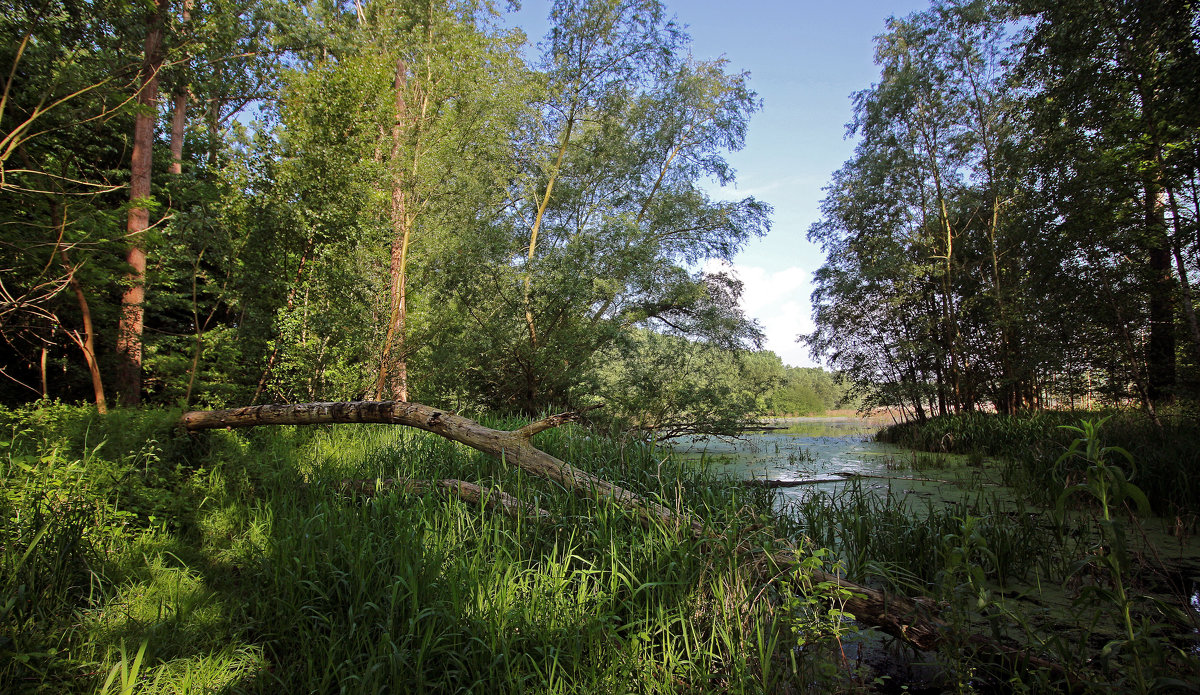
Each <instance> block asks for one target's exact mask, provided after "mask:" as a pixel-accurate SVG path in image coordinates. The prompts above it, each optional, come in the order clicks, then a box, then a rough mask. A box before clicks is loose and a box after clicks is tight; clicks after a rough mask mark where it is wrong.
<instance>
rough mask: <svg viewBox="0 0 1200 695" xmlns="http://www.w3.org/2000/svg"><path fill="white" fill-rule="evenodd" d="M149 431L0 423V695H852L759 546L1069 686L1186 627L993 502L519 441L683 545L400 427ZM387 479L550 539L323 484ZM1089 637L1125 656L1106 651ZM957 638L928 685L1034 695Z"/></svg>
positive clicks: (804, 607)
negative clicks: (614, 492) (799, 559)
mask: <svg viewBox="0 0 1200 695" xmlns="http://www.w3.org/2000/svg"><path fill="white" fill-rule="evenodd" d="M177 416H178V413H173V412H164V411H117V412H114V413H111V414H110V415H109V416H108V417H106V418H100V417H98V416H96V415H95V414H94V413H93V412H92V411H91V410H89V409H87V408H76V407H68V406H60V405H53V404H47V405H43V406H41V407H39V408H29V409H24V410H20V411H6V410H0V427H3V428H4V429H3V431H4V433H5V436H4V437H3V438H2V439H0V692H6V693H7V692H14V693H24V692H30V693H72V692H78V693H91V692H105V693H126V692H129V693H133V692H137V693H143V692H145V693H242V692H245V693H278V692H305V693H309V692H311V693H331V692H345V693H376V692H429V693H434V692H489V693H490V692H519V693H608V692H612V693H625V692H638V693H643V692H644V693H675V692H733V693H758V692H835V691H842V692H847V691H855V692H863V691H867V690H869V689H870V686H871V683H870V682H869V681H871V679H872V676H873V674H872V673H871V672H870V671H868V670H864V669H862V668H860V667H859V666H856V664H855V659H854V658H853V657H851V658H846V657H844V656H843V654H844V652H851V653H852V652H853V648H851V647H849V646H847V645H850V644H852V643H855V641H856V640H858V641H859V643H863V644H869V643H870V639H868V638H867V637H865V636H863V635H860V634H859V631H858V629H857V628H856V627H854V625H853V624H852V623H848V622H847V621H846V620H845V619H844V616H842V615H840V614H838V613H837V601H836V599H837V596H836V594H833V593H832V592H831V593H830V595H831V596H832V598H833V599H835V600H834V602H833V603H832V604H830V603H829V597H828V596H826V594H825V593H824V592H829V591H830V590H829V589H828V588H823V587H814V586H812V585H811V582H808V580H807V579H806V578H805V577H804V576H803V573H799V574H789V575H787V576H779V577H777V579H778V582H776V583H775V584H767V583H764V581H763V580H762V577H763V573H762V570H763V568H762V567H753V566H750V565H749V564H748V563H750V562H752V561H754V560H753V558H755V557H758V558H763V557H766V556H768V555H769V554H770V551H771V550H773V549H774V548H776V547H778V542H777V541H776V540H775V539H777V538H791V539H798V540H800V542H801V545H803V546H804V547H805V548H808V549H809V551H810V553H811V554H810V556H809V557H808V559H807V560H805V563H807V564H808V565H820V566H825V567H826V568H836V569H837V571H839V572H843V573H845V574H846V575H847V576H849V577H850V578H853V579H856V580H861V581H865V582H868V583H872V584H877V585H883V586H889V587H892V588H894V589H897V590H899V591H901V592H903V593H916V594H925V595H929V596H932V597H934V598H935V599H936V600H938V601H941V602H944V609H943V613H944V615H946V616H947V617H948V619H949V620H951V621H952V624H954V625H956V626H959V627H964V628H969V629H970V630H973V631H976V632H981V633H983V634H991V635H994V636H999V637H1001V638H1004V639H1011V640H1013V641H1014V643H1017V644H1026V645H1031V646H1033V648H1034V649H1035V650H1036V651H1038V652H1039V653H1042V654H1044V655H1048V656H1050V657H1052V658H1055V659H1057V660H1059V661H1060V662H1062V663H1064V664H1067V665H1068V666H1069V667H1071V668H1072V669H1074V670H1076V671H1077V672H1078V673H1080V674H1082V681H1081V682H1082V683H1083V684H1084V685H1087V686H1088V689H1089V690H1093V691H1097V692H1104V691H1105V689H1106V688H1108V686H1107V685H1105V684H1106V683H1111V684H1116V685H1121V684H1125V685H1128V684H1129V683H1130V682H1132V681H1131V680H1130V679H1129V678H1128V677H1127V676H1125V675H1122V674H1123V673H1124V672H1123V671H1122V669H1123V668H1125V667H1127V666H1128V665H1129V664H1130V663H1131V662H1130V659H1129V657H1128V654H1130V653H1136V654H1137V658H1138V661H1137V663H1138V664H1139V667H1144V668H1145V673H1146V674H1148V675H1147V676H1146V677H1145V678H1143V679H1141V680H1142V682H1150V679H1151V678H1153V677H1157V676H1166V675H1170V674H1184V675H1187V674H1191V675H1196V674H1197V672H1198V669H1197V667H1196V663H1195V659H1194V657H1189V656H1188V652H1187V649H1186V646H1187V645H1186V644H1183V643H1181V642H1179V641H1178V640H1176V639H1175V637H1173V636H1172V635H1171V634H1168V633H1167V632H1166V630H1167V627H1164V626H1179V625H1184V624H1186V617H1181V616H1179V615H1170V614H1168V612H1167V608H1165V607H1162V606H1160V605H1159V604H1156V603H1155V602H1154V600H1152V597H1151V595H1150V591H1149V589H1148V588H1147V587H1148V584H1149V583H1150V581H1151V580H1152V579H1153V577H1151V576H1149V573H1147V572H1144V571H1140V570H1138V569H1137V568H1138V567H1141V566H1142V565H1141V564H1140V563H1139V564H1136V565H1135V566H1134V569H1133V570H1132V571H1129V572H1127V573H1124V574H1122V575H1121V581H1122V582H1123V586H1124V587H1125V588H1126V589H1127V592H1126V593H1125V595H1126V596H1127V597H1129V598H1128V600H1127V601H1125V602H1124V604H1123V608H1128V609H1129V610H1126V611H1125V612H1124V613H1121V612H1118V611H1114V610H1113V606H1114V602H1113V601H1112V600H1110V599H1106V598H1105V596H1106V594H1105V592H1106V591H1108V590H1109V589H1108V587H1109V586H1110V585H1111V584H1112V582H1111V581H1110V580H1109V579H1108V578H1107V577H1108V575H1107V574H1106V573H1105V565H1103V564H1102V563H1099V562H1098V561H1097V559H1096V558H1098V557H1100V556H1098V555H1096V552H1097V549H1098V548H1100V549H1103V548H1104V543H1103V542H1102V540H1098V539H1102V538H1104V536H1103V535H1102V529H1101V528H1100V526H1099V525H1098V524H1097V522H1096V521H1095V519H1094V514H1092V513H1091V511H1090V510H1089V509H1088V508H1087V507H1086V506H1080V505H1076V509H1075V510H1074V511H1072V512H1070V515H1071V516H1070V517H1069V518H1067V519H1065V520H1064V519H1058V518H1056V517H1055V516H1054V515H1053V514H1051V513H1049V512H1038V511H1031V510H1030V509H1028V508H1026V507H1024V506H1022V505H1018V504H1017V503H1016V502H1015V501H1012V500H1009V501H1004V500H1002V499H1000V498H998V497H996V496H994V494H993V491H994V488H981V487H978V486H976V488H974V489H972V490H970V491H969V492H966V493H964V496H963V498H962V499H961V500H960V501H959V502H957V503H956V504H953V505H949V504H939V505H931V504H927V503H925V502H921V501H917V500H916V498H915V497H911V496H902V495H900V494H898V493H897V494H890V493H889V494H884V495H879V494H876V493H875V492H871V491H867V490H866V489H865V486H864V485H861V484H859V483H851V484H850V485H849V486H848V488H847V490H846V491H845V492H843V493H841V494H839V495H836V496H833V497H830V496H820V495H817V496H812V497H810V498H808V500H807V502H806V503H805V504H804V506H803V507H801V508H799V509H797V510H794V511H796V512H797V513H795V514H790V515H779V514H777V513H776V511H775V506H774V505H775V502H776V498H775V496H774V493H773V492H772V491H770V490H765V489H761V488H746V487H743V486H738V485H730V484H727V483H722V482H720V481H719V480H717V479H716V478H715V477H714V476H715V475H716V474H719V473H720V471H719V470H716V468H717V467H709V468H712V470H711V471H710V470H709V468H706V467H704V466H702V465H700V466H697V465H680V464H679V463H678V462H677V461H675V460H673V459H672V458H670V457H669V456H668V455H667V453H666V452H665V451H663V450H661V449H657V448H655V447H652V446H649V445H646V444H643V443H640V442H637V441H619V440H614V439H611V438H607V437H601V436H598V435H596V434H595V433H593V432H589V431H585V430H582V429H579V428H576V427H574V426H568V427H563V428H559V429H556V430H551V431H548V432H545V433H543V434H541V435H539V436H538V438H537V439H536V440H535V441H536V443H537V444H538V445H539V446H540V447H542V448H544V449H545V450H547V451H548V452H550V453H552V454H554V455H556V456H558V457H560V458H562V459H564V460H567V461H570V462H571V463H572V464H574V465H577V466H580V467H581V468H583V469H585V470H588V471H590V472H593V473H595V474H597V475H600V476H602V477H605V478H607V479H609V480H612V481H614V482H616V483H618V484H620V485H622V486H625V487H627V488H629V489H631V490H633V491H635V492H637V493H639V494H642V495H645V496H647V497H649V498H652V499H654V500H656V501H658V502H660V503H662V504H664V505H667V506H669V507H671V508H672V509H676V510H678V511H679V512H681V513H682V512H687V513H690V514H694V515H695V516H696V517H698V518H700V519H702V520H703V521H704V523H705V524H706V525H707V527H708V529H709V532H710V534H711V536H713V537H715V538H716V539H718V540H717V541H715V542H712V541H710V542H708V543H705V544H701V543H700V542H699V541H697V540H696V539H694V538H692V537H690V536H689V535H688V534H684V533H681V532H679V531H678V530H676V529H673V528H670V527H667V526H655V527H651V528H644V527H642V526H640V525H639V524H638V523H637V522H636V521H635V520H634V519H633V518H631V516H630V515H629V514H628V513H627V512H625V511H623V510H621V509H620V508H617V507H615V506H612V505H610V504H603V503H597V502H594V501H592V500H588V499H585V498H582V497H580V496H577V495H575V494H571V493H569V492H568V491H566V490H563V489H562V488H560V487H559V486H557V485H555V484H553V483H550V482H547V481H545V480H542V479H537V478H533V477H530V476H528V475H526V474H525V473H523V472H521V471H520V470H518V469H516V468H515V467H513V466H510V465H506V464H505V463H504V462H502V461H499V460H495V459H490V458H488V457H485V456H482V455H480V454H478V453H476V452H474V451H472V450H470V449H467V448H465V447H462V446H460V445H457V444H454V443H451V442H449V441H447V440H444V439H441V438H438V437H436V436H433V435H430V434H427V433H423V432H419V431H416V430H411V429H404V428H398V427H387V426H379V425H374V426H372V425H366V426H351V425H340V426H325V427H311V428H274V429H272V428H262V429H258V430H243V431H237V432H233V431H213V432H208V433H204V434H201V435H188V434H185V433H182V432H179V431H177V430H176V428H175V426H174V423H175V420H176V418H177ZM485 424H488V425H490V426H492V427H497V428H512V427H515V426H517V425H520V424H523V422H522V421H519V420H513V419H507V420H506V419H500V418H485ZM942 438H944V435H942ZM955 461H957V462H958V463H960V464H961V463H962V459H955ZM913 462H914V465H915V466H918V467H920V468H931V469H932V468H937V467H941V466H945V465H947V464H948V463H950V462H949V461H948V460H947V459H946V458H945V457H942V456H936V457H933V456H917V457H914V459H913ZM966 465H968V466H970V465H974V463H973V459H971V458H968V459H967V460H966ZM387 477H402V478H418V479H438V478H459V479H463V480H468V481H474V482H479V483H481V484H482V485H484V486H485V487H490V488H494V489H497V490H503V491H505V492H507V493H509V494H512V495H515V496H517V497H519V498H520V499H522V500H524V501H526V502H530V503H533V504H536V505H537V506H539V507H542V508H544V509H546V510H548V511H550V512H551V514H552V519H553V520H552V521H549V522H534V521H532V520H527V519H512V518H508V517H505V516H501V515H498V514H495V513H491V512H488V511H485V510H483V509H480V508H478V507H476V506H475V505H469V504H466V503H463V502H461V501H458V500H456V499H448V498H446V497H443V496H441V495H439V494H428V495H405V494H396V493H386V494H379V495H377V496H375V497H373V498H370V499H362V498H351V497H348V496H347V495H345V494H344V493H342V492H341V487H340V485H339V484H340V482H341V481H343V480H345V479H347V478H369V479H373V478H387ZM1058 489H1059V490H1061V489H1062V486H1059V488H1058ZM1106 528H1107V527H1106ZM1107 532H1108V533H1109V534H1110V536H1111V529H1109V530H1108V531H1107ZM1131 535H1132V534H1131ZM1134 540H1136V539H1131V545H1130V549H1131V550H1130V552H1131V553H1132V554H1137V553H1139V552H1141V551H1140V550H1139V546H1138V545H1137V544H1136V543H1134V542H1133V541H1134ZM1110 544H1111V543H1110ZM756 550H762V551H764V552H760V553H756V552H755V551H756ZM1110 564H1111V563H1110ZM767 574H770V570H769V568H768V572H767ZM787 586H791V587H799V588H801V589H803V590H804V592H803V593H802V594H799V595H792V594H789V593H787V590H786V587H787ZM1114 616H1115V617H1114ZM1117 618H1123V620H1124V622H1123V623H1121V624H1124V625H1125V626H1126V630H1125V632H1126V633H1129V632H1130V631H1132V634H1133V637H1132V638H1130V637H1128V636H1126V637H1124V638H1122V642H1121V644H1122V645H1124V646H1123V647H1122V649H1120V650H1117V651H1115V652H1111V651H1110V652H1106V651H1105V650H1104V640H1105V639H1109V637H1107V636H1109V635H1111V634H1112V633H1113V628H1114V627H1119V622H1120V621H1118V620H1117ZM1181 620H1182V621H1183V622H1180V621H1181ZM1170 629H1176V628H1175V627H1171V628H1170ZM862 640H866V641H865V642H862ZM1081 644H1083V645H1087V648H1086V649H1080V648H1079V647H1080V645H1081ZM961 647H962V648H961V650H959V651H951V652H950V655H949V656H946V657H939V658H940V660H941V661H940V663H941V668H942V670H943V673H944V674H947V675H946V678H947V680H946V681H945V683H944V684H945V685H946V687H947V688H948V689H949V690H951V691H954V690H957V691H967V690H970V689H972V688H975V687H983V686H985V685H987V684H992V685H993V686H995V687H998V688H1000V689H1001V690H1002V691H1003V690H1005V688H1008V687H1010V686H1011V687H1016V686H1017V685H1021V684H1022V683H1023V684H1024V686H1027V687H1028V688H1032V691H1033V692H1037V688H1038V687H1039V686H1038V684H1037V681H1036V676H1035V675H1029V674H1026V675H1022V674H1020V673H1013V672H1011V671H1003V670H1000V671H997V670H994V669H993V670H989V669H988V668H987V667H986V666H984V665H981V664H980V663H978V662H977V660H976V659H975V658H974V656H973V655H972V654H973V649H972V647H971V645H970V644H968V643H964V644H963V645H961ZM860 654H861V652H860ZM906 658H914V659H924V658H927V657H921V656H914V655H909V657H906ZM1189 677H1190V676H1189ZM1013 678H1016V679H1017V681H1015V684H1014V683H1009V682H1008V680H1006V679H1013ZM898 685H899V684H897V687H898ZM1114 687H1115V686H1114ZM1108 689H1109V690H1111V689H1112V688H1108ZM1118 689H1119V688H1118Z"/></svg>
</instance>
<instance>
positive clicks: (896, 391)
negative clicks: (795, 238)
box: [803, 0, 1200, 418]
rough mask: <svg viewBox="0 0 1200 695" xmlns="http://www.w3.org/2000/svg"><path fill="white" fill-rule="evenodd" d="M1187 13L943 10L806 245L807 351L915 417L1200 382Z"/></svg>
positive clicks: (1009, 5)
mask: <svg viewBox="0 0 1200 695" xmlns="http://www.w3.org/2000/svg"><path fill="white" fill-rule="evenodd" d="M1198 20H1200V13H1198V8H1197V4H1196V3H1194V2H1174V1H1170V0H1155V1H1153V2H1124V1H1117V2H1110V1H1109V0H1097V1H1095V2H1092V1H1090V0H1086V1H1083V2H1070V3H1057V2H1046V3H1042V2H1037V1H1029V2H1007V1H1003V0H939V1H938V2H934V3H933V4H932V6H931V7H930V9H928V10H926V11H922V12H918V13H914V14H912V15H910V16H908V17H904V18H899V19H897V18H893V19H892V20H891V21H890V22H889V24H888V27H887V31H886V32H885V33H884V34H882V35H881V36H879V37H878V39H877V47H878V48H877V53H876V61H877V63H878V64H879V65H880V68H881V72H880V79H879V82H877V83H876V84H874V85H872V86H871V87H869V88H868V89H865V90H863V91H862V92H860V93H858V94H857V95H855V113H854V119H853V120H852V121H851V123H850V126H849V129H850V132H851V133H852V134H854V135H857V136H859V137H860V141H859V144H858V146H857V148H856V150H855V153H854V157H853V158H852V159H851V160H850V161H848V162H847V163H846V164H845V166H843V167H842V169H840V170H839V171H838V172H837V173H836V174H835V175H834V177H833V181H832V182H831V183H830V185H829V187H828V188H827V189H826V191H827V196H826V198H825V200H824V202H823V204H822V217H821V219H820V221H818V222H817V223H816V224H814V225H813V226H812V228H811V230H810V231H809V238H810V239H812V240H813V241H816V242H819V243H820V244H821V245H822V247H823V248H824V250H825V251H826V253H827V255H828V259H827V261H826V263H825V265H824V266H823V267H822V268H821V270H820V271H819V272H818V273H817V275H816V291H815V292H814V294H813V298H814V304H815V307H816V324H817V328H816V330H815V331H814V332H813V333H812V334H810V335H807V336H804V337H803V338H804V340H805V341H807V342H808V344H809V345H810V347H811V349H812V351H813V353H814V354H815V355H819V356H823V357H825V358H826V359H827V360H828V363H829V364H830V365H831V366H833V367H834V368H835V369H838V370H841V371H842V372H844V373H845V374H847V375H848V376H849V377H850V378H851V379H853V380H854V381H855V382H856V383H857V384H858V386H859V388H860V389H861V390H862V391H864V393H865V394H866V395H867V397H868V402H869V403H871V404H878V405H888V406H895V407H901V408H903V409H905V410H907V411H908V412H909V413H910V414H911V415H912V416H914V417H917V418H924V417H926V416H927V415H929V414H932V413H946V412H957V411H963V410H974V409H978V408H994V409H996V410H998V411H1001V412H1012V411H1014V410H1016V409H1019V408H1028V407H1041V406H1051V405H1060V406H1071V405H1075V404H1088V403H1093V402H1101V401H1103V402H1110V403H1112V402H1117V403H1120V402H1128V401H1132V402H1138V403H1143V404H1145V405H1147V406H1148V407H1150V408H1151V409H1153V407H1154V406H1155V405H1157V404H1161V403H1165V402H1169V401H1171V400H1172V399H1174V398H1177V397H1180V396H1194V395H1195V394H1196V393H1197V391H1198V390H1200V389H1198V386H1200V372H1198V369H1200V330H1198V329H1197V325H1196V318H1195V309H1196V298H1195V295H1194V294H1193V292H1192V290H1191V287H1192V285H1193V284H1194V282H1195V280H1196V278H1197V274H1198V273H1200V265H1198V264H1197V262H1196V259H1197V258H1198V257H1200V253H1197V251H1198V246H1197V244H1198V241H1200V238H1198V237H1197V218H1198V217H1200V214H1198V212H1197V211H1200V202H1198V199H1197V174H1198V169H1197V166H1196V164H1197V160H1196V155H1197V153H1198V152H1200V141H1198V140H1197V133H1200V128H1197V126H1198V125H1200V123H1198V122H1197V119H1198V118H1200V115H1198V114H1200V110H1197V109H1196V108H1195V103H1196V94H1197V91H1196V89H1197V88H1196V80H1195V75H1197V74H1200V71H1197V67H1198V65H1197V62H1196V61H1197V46H1198V45H1200V34H1198V32H1197V27H1200V22H1198Z"/></svg>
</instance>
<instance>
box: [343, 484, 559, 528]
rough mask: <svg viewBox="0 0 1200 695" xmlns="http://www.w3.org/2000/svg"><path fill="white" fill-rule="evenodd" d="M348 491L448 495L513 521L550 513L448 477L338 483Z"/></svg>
mask: <svg viewBox="0 0 1200 695" xmlns="http://www.w3.org/2000/svg"><path fill="white" fill-rule="evenodd" d="M338 487H340V488H341V489H342V490H344V491H345V492H348V493H350V494H352V495H356V496H359V497H374V496H375V495H377V494H379V493H381V492H390V491H397V492H403V493H407V494H411V495H422V494H425V493H426V492H431V491H440V492H446V493H448V494H450V495H452V496H454V497H457V498H459V499H461V500H462V501H464V502H467V503H469V504H473V505H476V506H478V505H480V504H482V505H483V506H484V507H485V508H487V509H488V510H489V511H493V512H499V513H501V514H504V515H506V516H511V517H513V518H518V517H533V518H535V519H549V518H551V517H550V512H548V511H546V510H545V509H542V508H540V507H535V506H534V505H532V504H529V503H528V502H522V501H521V500H519V499H517V498H516V497H513V496H512V495H510V494H508V493H507V492H503V491H501V490H485V489H483V488H482V487H480V486H479V485H476V484H475V483H468V482H467V481H465V480H455V479H453V478H445V479H442V480H412V479H405V478H378V479H372V480H343V481H341V483H339V484H338Z"/></svg>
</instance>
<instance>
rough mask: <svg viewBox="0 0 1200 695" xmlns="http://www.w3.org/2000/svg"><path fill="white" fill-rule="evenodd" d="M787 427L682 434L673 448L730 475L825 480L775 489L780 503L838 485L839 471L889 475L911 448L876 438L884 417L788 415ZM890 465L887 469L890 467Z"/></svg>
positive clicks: (784, 424) (781, 424) (890, 475)
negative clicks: (732, 434)
mask: <svg viewBox="0 0 1200 695" xmlns="http://www.w3.org/2000/svg"><path fill="white" fill-rule="evenodd" d="M777 424H778V425H780V426H784V427H786V429H779V430H767V431H764V432H752V433H747V434H746V435H745V436H743V437H739V438H736V439H723V438H713V437H709V438H699V437H684V438H681V439H679V440H677V441H676V442H675V443H674V445H673V448H674V450H675V452H676V453H678V454H680V455H681V456H682V457H683V458H684V459H687V460H693V461H704V462H705V463H706V464H708V465H710V466H714V467H715V469H716V471H717V473H718V474H719V475H724V476H726V477H729V478H734V479H742V480H744V479H749V478H754V479H758V480H763V479H767V480H780V481H827V482H819V483H814V484H811V485H803V486H799V487H785V488H781V489H780V491H779V492H780V494H781V497H783V500H781V501H783V502H787V501H792V500H795V499H798V498H799V497H801V496H804V495H808V494H811V493H812V492H814V491H823V492H831V491H834V490H836V489H838V488H840V487H842V486H843V485H845V481H844V480H842V479H841V478H839V476H838V475H837V474H839V473H852V474H858V475H868V476H881V477H882V476H887V477H893V476H897V475H904V474H903V473H900V474H898V473H896V472H895V471H894V468H895V463H896V461H898V460H901V459H902V458H905V457H908V456H911V455H912V452H911V450H909V449H904V448H902V447H898V446H895V445H892V444H884V443H882V442H877V441H875V434H876V433H877V432H878V431H879V430H880V429H882V428H883V427H884V426H886V425H887V424H889V421H886V420H882V419H867V420H864V419H859V418H818V417H812V418H790V419H787V420H779V421H777ZM889 464H891V465H892V469H889V467H888V466H889Z"/></svg>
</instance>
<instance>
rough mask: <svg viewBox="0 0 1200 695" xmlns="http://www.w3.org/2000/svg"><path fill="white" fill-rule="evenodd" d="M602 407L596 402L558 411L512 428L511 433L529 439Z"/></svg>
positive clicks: (577, 420) (577, 419)
mask: <svg viewBox="0 0 1200 695" xmlns="http://www.w3.org/2000/svg"><path fill="white" fill-rule="evenodd" d="M603 407H604V404H603V403H597V404H596V405H590V406H588V407H586V408H583V409H582V410H572V411H570V412H567V413H559V414H558V415H551V416H550V417H548V418H545V419H542V420H538V421H537V422H531V423H529V424H528V425H525V426H524V427H522V428H520V429H518V430H513V434H515V435H517V436H518V437H521V438H523V439H529V438H530V437H532V436H533V435H535V434H539V433H541V432H545V431H546V430H552V429H554V428H555V427H559V426H560V425H565V424H567V423H568V422H579V420H580V419H581V418H582V417H583V414H584V413H587V412H590V411H592V410H595V409H597V408H603Z"/></svg>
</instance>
